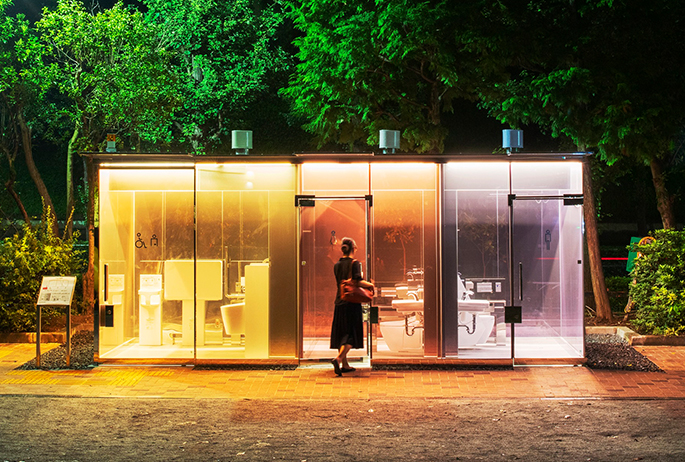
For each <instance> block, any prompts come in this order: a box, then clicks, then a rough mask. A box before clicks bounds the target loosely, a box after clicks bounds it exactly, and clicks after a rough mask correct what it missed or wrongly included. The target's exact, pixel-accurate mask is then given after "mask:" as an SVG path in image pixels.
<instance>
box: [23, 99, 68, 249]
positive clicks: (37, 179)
mask: <svg viewBox="0 0 685 462" xmlns="http://www.w3.org/2000/svg"><path fill="white" fill-rule="evenodd" d="M17 120H18V121H19V129H20V130H21V145H22V148H23V149H24V157H25V158H26V166H27V167H28V169H29V174H30V175H31V179H32V180H33V182H34V183H35V185H36V188H37V189H38V194H40V197H42V198H43V202H44V204H45V206H46V207H48V208H49V214H50V215H52V217H53V220H52V223H53V224H52V232H53V234H54V235H55V236H59V225H58V223H57V215H56V214H55V207H54V206H53V205H52V199H50V194H49V193H48V188H46V187H45V183H43V178H42V177H41V176H40V172H38V168H37V167H36V163H35V162H34V161H33V144H32V142H31V129H30V128H29V126H28V125H27V124H26V120H24V115H23V114H22V113H21V110H19V111H17Z"/></svg>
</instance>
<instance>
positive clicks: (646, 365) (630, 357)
mask: <svg viewBox="0 0 685 462" xmlns="http://www.w3.org/2000/svg"><path fill="white" fill-rule="evenodd" d="M585 357H586V358H587V363H586V365H587V367H589V368H591V369H615V370H622V371H642V372H664V371H663V370H661V369H660V368H659V366H657V365H656V364H654V363H653V362H652V361H650V360H649V359H647V358H646V357H645V356H644V355H642V354H641V353H639V352H638V351H637V350H636V349H635V348H633V347H632V346H630V345H629V344H628V342H626V341H625V340H624V339H623V338H621V337H619V336H617V335H610V334H588V335H586V336H585Z"/></svg>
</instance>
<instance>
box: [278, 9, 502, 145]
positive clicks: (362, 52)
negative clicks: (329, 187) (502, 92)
mask: <svg viewBox="0 0 685 462" xmlns="http://www.w3.org/2000/svg"><path fill="white" fill-rule="evenodd" d="M289 3H290V10H289V12H290V17H291V18H292V20H293V21H294V24H295V27H296V28H297V29H298V30H300V31H301V32H302V35H301V36H300V37H298V38H297V39H296V40H295V41H294V44H295V45H296V46H297V47H298V49H299V52H298V54H297V57H298V58H299V60H300V63H299V64H298V65H297V69H296V72H295V73H294V75H293V76H292V78H291V81H290V85H289V87H288V88H286V89H284V90H283V93H284V95H286V96H287V97H288V98H289V99H291V101H292V102H293V110H294V111H295V112H296V113H297V114H300V115H302V116H304V117H306V118H307V119H308V120H309V122H308V123H307V125H306V126H305V129H306V130H308V131H309V132H311V133H313V134H315V135H316V139H317V141H318V144H319V147H321V146H323V145H325V144H326V143H338V144H346V145H348V146H349V147H350V150H352V149H356V147H355V143H357V144H358V145H360V146H364V145H375V144H377V141H378V130H379V129H383V128H385V129H397V130H401V131H402V149H403V150H416V151H418V152H432V153H438V152H442V150H443V147H444V139H445V137H446V135H447V131H448V130H447V128H446V127H445V126H444V125H443V124H442V123H441V114H442V113H443V112H445V111H451V110H452V103H453V101H454V100H455V98H473V96H474V94H475V88H476V87H477V86H478V85H479V84H480V83H482V82H483V81H493V80H494V81H500V80H501V79H503V78H504V73H503V69H504V65H505V61H504V60H503V55H502V54H496V53H490V52H489V50H486V49H485V48H484V47H483V46H482V44H481V43H479V42H478V41H476V40H475V39H474V36H477V35H478V34H479V33H480V32H481V31H480V30H479V27H481V26H482V25H483V18H482V15H481V13H480V4H481V2H479V1H470V2H449V1H437V2H413V1H409V0H375V1H372V0H353V1H324V0H301V1H292V2H289ZM492 45H493V46H494V47H497V44H496V43H492Z"/></svg>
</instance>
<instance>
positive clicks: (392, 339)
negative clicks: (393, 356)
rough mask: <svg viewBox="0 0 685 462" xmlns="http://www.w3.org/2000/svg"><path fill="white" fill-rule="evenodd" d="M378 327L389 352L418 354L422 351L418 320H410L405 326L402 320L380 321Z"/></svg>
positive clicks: (420, 329) (421, 337)
mask: <svg viewBox="0 0 685 462" xmlns="http://www.w3.org/2000/svg"><path fill="white" fill-rule="evenodd" d="M379 326H380V330H381V335H382V336H383V339H384V340H385V344H386V345H387V346H388V348H389V349H390V351H394V352H418V351H422V350H423V327H419V326H421V323H420V322H419V320H418V319H416V318H410V319H409V320H408V321H407V325H405V321H404V320H403V319H400V320H397V321H381V322H380V323H379ZM407 332H408V333H407Z"/></svg>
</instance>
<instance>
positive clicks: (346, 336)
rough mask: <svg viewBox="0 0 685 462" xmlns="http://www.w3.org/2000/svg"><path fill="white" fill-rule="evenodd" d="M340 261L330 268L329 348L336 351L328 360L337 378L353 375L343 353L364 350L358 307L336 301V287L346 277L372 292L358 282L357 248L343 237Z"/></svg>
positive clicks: (359, 304)
mask: <svg viewBox="0 0 685 462" xmlns="http://www.w3.org/2000/svg"><path fill="white" fill-rule="evenodd" d="M341 250H342V253H343V256H342V258H340V260H338V262H337V263H336V264H335V265H334V266H333V273H334V274H335V283H336V287H337V291H336V295H335V311H334V313H333V326H332V327H331V348H333V349H335V350H338V356H336V357H335V358H333V359H332V360H331V363H332V364H333V369H335V373H336V375H338V376H341V375H342V373H343V372H353V371H354V370H355V368H354V367H351V366H350V363H349V362H347V353H348V352H349V351H350V350H351V349H352V348H364V323H363V317H362V305H361V303H350V302H346V301H344V300H342V299H341V298H340V283H341V282H342V281H344V280H345V279H350V277H351V278H352V279H354V280H356V281H357V283H358V284H359V285H360V286H361V287H366V288H369V289H371V290H372V291H373V284H371V283H370V282H366V281H364V280H363V279H362V268H361V263H359V262H358V261H357V260H355V259H354V252H355V251H356V250H357V244H356V243H355V242H354V239H352V238H349V237H346V238H344V239H343V240H342V246H341Z"/></svg>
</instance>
